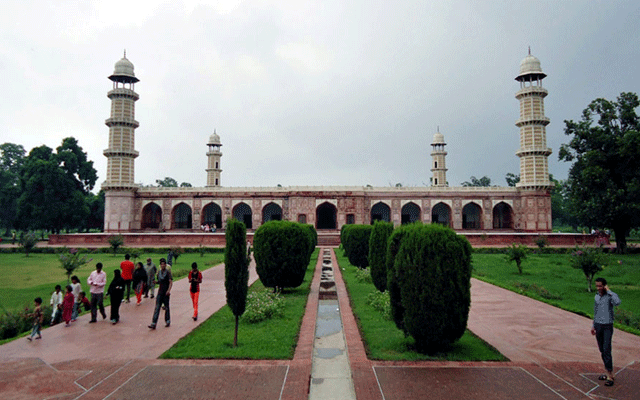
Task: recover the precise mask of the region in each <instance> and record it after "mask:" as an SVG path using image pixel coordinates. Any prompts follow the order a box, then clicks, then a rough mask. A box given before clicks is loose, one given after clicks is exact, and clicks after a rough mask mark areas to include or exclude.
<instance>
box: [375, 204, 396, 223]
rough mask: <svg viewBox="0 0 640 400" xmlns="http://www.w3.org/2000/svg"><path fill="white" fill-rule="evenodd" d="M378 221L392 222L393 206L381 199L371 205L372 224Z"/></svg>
mask: <svg viewBox="0 0 640 400" xmlns="http://www.w3.org/2000/svg"><path fill="white" fill-rule="evenodd" d="M376 221H385V222H391V208H389V206H388V205H386V204H385V203H383V202H381V201H379V202H377V203H376V204H374V205H373V207H371V224H373V223H374V222H376Z"/></svg>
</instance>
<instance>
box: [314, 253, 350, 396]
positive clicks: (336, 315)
mask: <svg viewBox="0 0 640 400" xmlns="http://www.w3.org/2000/svg"><path fill="white" fill-rule="evenodd" d="M318 296H319V301H318V317H317V319H316V333H315V339H314V342H313V363H312V367H311V383H310V385H309V399H310V400H317V399H323V400H324V399H345V400H351V399H353V400H355V398H356V394H355V390H354V388H353V379H352V378H351V367H350V365H349V357H348V354H347V347H346V342H345V338H344V333H343V330H342V319H341V318H340V306H339V304H338V295H337V292H336V283H335V280H334V276H333V264H332V262H331V250H329V249H324V250H323V253H322V275H321V278H320V290H319V294H318Z"/></svg>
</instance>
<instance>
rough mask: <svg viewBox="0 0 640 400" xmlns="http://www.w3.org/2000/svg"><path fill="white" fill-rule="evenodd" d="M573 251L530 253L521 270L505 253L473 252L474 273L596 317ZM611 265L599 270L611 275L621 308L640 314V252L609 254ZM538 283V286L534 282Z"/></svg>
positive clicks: (521, 291)
mask: <svg viewBox="0 0 640 400" xmlns="http://www.w3.org/2000/svg"><path fill="white" fill-rule="evenodd" d="M570 257H571V256H570V255H569V254H530V255H529V256H528V257H527V259H526V260H524V262H523V264H522V269H523V273H522V275H520V274H518V270H517V268H516V265H515V263H508V262H506V261H505V258H504V255H502V254H476V253H474V254H473V276H474V277H475V278H478V279H481V280H483V281H485V282H489V283H492V284H495V285H497V286H500V287H503V288H505V289H509V290H512V291H514V292H517V293H521V294H524V295H526V296H529V297H532V298H534V299H536V300H540V301H544V302H545V303H548V304H551V305H554V306H556V307H560V308H562V309H565V310H568V311H572V312H575V313H578V314H581V315H584V316H587V317H590V318H593V298H594V295H595V282H593V284H592V285H593V287H592V290H594V292H591V293H590V292H588V291H587V280H586V278H585V276H584V274H583V273H582V271H580V270H577V269H574V268H571V266H570V264H569V258H570ZM606 259H607V265H606V266H605V269H604V270H603V271H601V272H600V273H598V274H597V275H596V277H597V276H602V277H604V278H605V279H607V282H608V284H609V287H610V288H611V290H612V291H614V292H615V293H617V294H618V295H619V296H620V299H621V301H622V304H621V305H620V307H619V309H621V310H625V311H626V312H631V313H633V314H634V315H635V316H636V317H638V318H640V311H639V310H640V255H637V254H634V255H616V254H608V255H606ZM534 285H535V286H534ZM616 327H617V328H619V329H623V330H626V331H628V332H631V333H635V334H636V335H640V331H639V330H638V329H632V328H629V327H626V326H623V325H620V324H617V323H616Z"/></svg>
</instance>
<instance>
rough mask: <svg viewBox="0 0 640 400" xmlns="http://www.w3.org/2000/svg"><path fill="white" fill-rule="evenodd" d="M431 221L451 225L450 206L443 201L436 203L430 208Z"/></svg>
mask: <svg viewBox="0 0 640 400" xmlns="http://www.w3.org/2000/svg"><path fill="white" fill-rule="evenodd" d="M431 222H432V223H434V224H440V225H444V226H449V227H450V226H451V208H449V206H448V205H446V204H445V203H438V204H436V205H435V206H433V208H432V209H431Z"/></svg>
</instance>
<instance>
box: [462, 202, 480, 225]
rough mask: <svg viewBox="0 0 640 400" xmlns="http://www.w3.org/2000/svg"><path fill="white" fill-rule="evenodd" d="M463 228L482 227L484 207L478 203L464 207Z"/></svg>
mask: <svg viewBox="0 0 640 400" xmlns="http://www.w3.org/2000/svg"><path fill="white" fill-rule="evenodd" d="M462 229H482V209H481V208H480V206H479V205H477V204H476V203H469V204H467V205H466V206H464V207H462Z"/></svg>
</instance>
